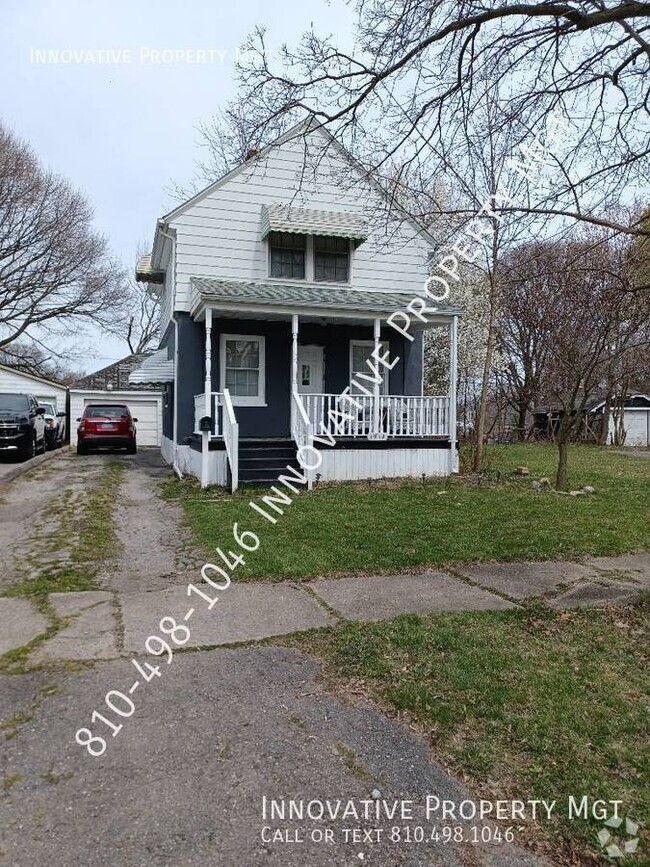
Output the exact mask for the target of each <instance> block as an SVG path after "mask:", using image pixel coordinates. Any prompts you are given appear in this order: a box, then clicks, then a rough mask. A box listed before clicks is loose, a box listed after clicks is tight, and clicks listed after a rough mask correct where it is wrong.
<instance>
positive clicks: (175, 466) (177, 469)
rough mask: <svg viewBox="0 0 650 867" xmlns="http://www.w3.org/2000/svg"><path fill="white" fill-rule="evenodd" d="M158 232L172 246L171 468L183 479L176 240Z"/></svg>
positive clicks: (159, 226) (160, 230)
mask: <svg viewBox="0 0 650 867" xmlns="http://www.w3.org/2000/svg"><path fill="white" fill-rule="evenodd" d="M158 231H159V232H160V234H161V235H162V236H163V238H167V239H168V241H170V242H171V245H172V263H173V271H172V322H173V323H174V414H173V422H172V436H173V438H174V444H173V445H174V451H173V461H172V468H173V470H174V472H175V473H176V475H177V476H178V478H179V479H182V478H183V473H182V472H181V469H180V467H179V466H178V319H177V318H176V238H175V237H174V235H170V234H169V233H168V232H165V231H164V230H163V229H162V228H161V224H160V223H158Z"/></svg>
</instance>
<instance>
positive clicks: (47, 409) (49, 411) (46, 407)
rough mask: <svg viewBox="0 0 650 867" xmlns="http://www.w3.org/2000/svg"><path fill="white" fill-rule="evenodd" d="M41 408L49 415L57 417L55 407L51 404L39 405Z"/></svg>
mask: <svg viewBox="0 0 650 867" xmlns="http://www.w3.org/2000/svg"><path fill="white" fill-rule="evenodd" d="M39 406H42V407H43V409H44V410H45V412H46V413H47V415H55V414H56V413H55V412H54V407H53V406H52V404H51V403H39Z"/></svg>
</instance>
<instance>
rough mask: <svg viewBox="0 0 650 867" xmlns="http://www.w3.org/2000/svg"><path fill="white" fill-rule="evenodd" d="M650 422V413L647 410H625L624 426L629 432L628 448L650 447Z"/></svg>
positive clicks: (627, 436)
mask: <svg viewBox="0 0 650 867" xmlns="http://www.w3.org/2000/svg"><path fill="white" fill-rule="evenodd" d="M649 421H650V411H648V410H645V409H639V410H633V409H626V410H625V421H624V426H625V430H626V431H627V433H626V436H625V445H626V446H647V445H650V438H649V431H648V423H649Z"/></svg>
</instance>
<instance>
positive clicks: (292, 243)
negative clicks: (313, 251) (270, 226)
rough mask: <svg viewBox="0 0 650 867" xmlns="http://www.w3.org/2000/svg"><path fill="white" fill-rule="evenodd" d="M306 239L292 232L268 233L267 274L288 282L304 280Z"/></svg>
mask: <svg viewBox="0 0 650 867" xmlns="http://www.w3.org/2000/svg"><path fill="white" fill-rule="evenodd" d="M305 250H306V237H305V235H298V234H295V233H294V232H270V233H269V257H270V259H269V274H270V276H271V277H285V278H288V279H289V280H304V279H305Z"/></svg>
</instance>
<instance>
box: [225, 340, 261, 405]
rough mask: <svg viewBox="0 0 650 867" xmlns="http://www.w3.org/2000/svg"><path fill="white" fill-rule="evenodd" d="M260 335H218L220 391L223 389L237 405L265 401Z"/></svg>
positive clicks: (256, 403) (257, 403)
mask: <svg viewBox="0 0 650 867" xmlns="http://www.w3.org/2000/svg"><path fill="white" fill-rule="evenodd" d="M264 356H265V346H264V338H263V337H257V336H252V335H241V334H222V335H221V352H220V359H219V361H220V364H219V368H220V373H221V376H220V380H221V391H223V389H224V388H227V389H228V391H229V392H230V396H231V397H232V400H233V403H234V404H237V405H239V406H247V405H248V406H263V405H264V402H265V383H264V364H265V358H264Z"/></svg>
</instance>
